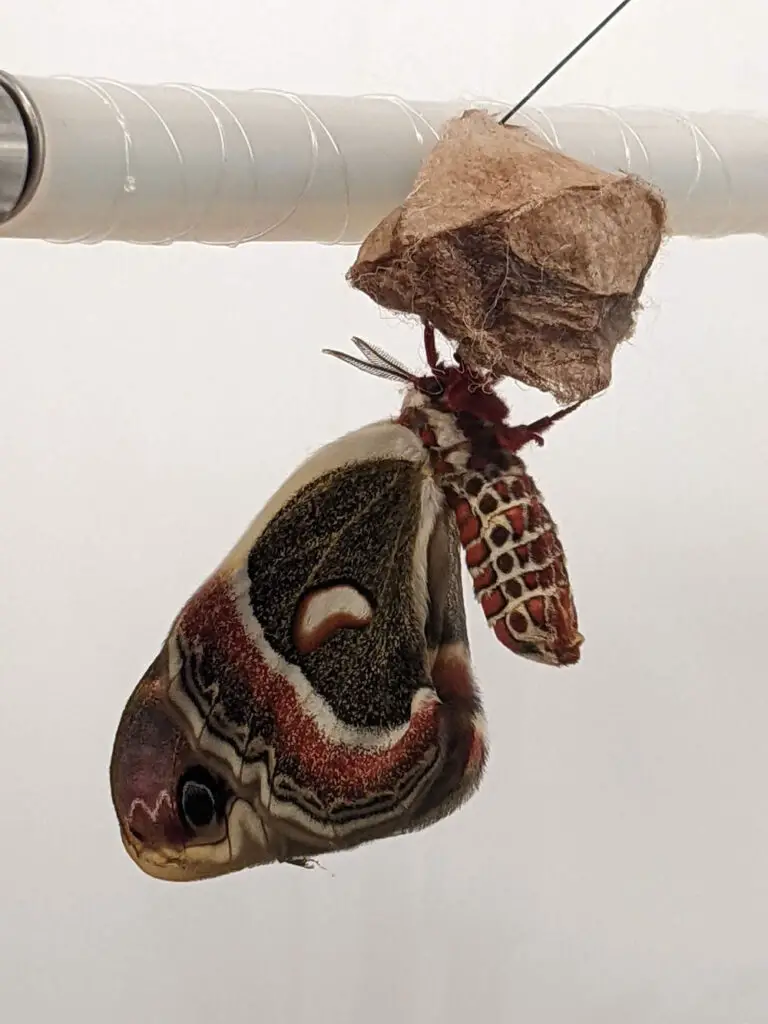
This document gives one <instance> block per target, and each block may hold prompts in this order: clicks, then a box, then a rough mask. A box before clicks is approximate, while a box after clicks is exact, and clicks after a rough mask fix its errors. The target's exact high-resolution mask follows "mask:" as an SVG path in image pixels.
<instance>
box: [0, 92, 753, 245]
mask: <svg viewBox="0 0 768 1024" xmlns="http://www.w3.org/2000/svg"><path fill="white" fill-rule="evenodd" d="M0 98H3V99H5V100H6V104H5V106H3V104H2V103H0V222H2V221H3V220H4V223H0V237H3V236H4V237H6V238H41V239H47V240H49V241H56V242H84V243H93V242H101V241H105V240H116V241H124V242H134V243H139V244H164V243H169V242H175V241H187V242H202V243H207V244H213V245H239V244H240V243H242V242H248V241H255V240H262V241H316V242H325V243H330V244H335V243H358V242H360V241H361V240H362V238H363V237H364V236H365V234H366V233H367V232H368V231H369V230H370V229H371V228H372V227H373V226H374V225H375V224H376V223H377V222H378V221H379V220H380V219H381V217H383V216H384V215H385V214H386V213H387V212H389V210H391V209H392V208H393V207H394V206H396V205H397V204H398V203H399V202H401V201H402V199H404V197H405V196H406V195H407V194H408V192H409V190H410V188H411V186H412V184H413V180H414V178H415V176H416V173H417V171H418V169H419V166H420V165H421V163H422V161H423V159H424V157H425V156H426V154H427V152H428V151H429V150H430V148H431V147H432V146H433V145H434V142H435V139H436V137H437V133H438V131H439V129H440V126H441V125H442V124H443V123H444V122H445V121H446V120H447V119H448V118H450V117H452V116H454V115H455V114H458V113H460V112H461V111H462V110H464V109H466V108H467V107H470V106H475V107H478V106H479V107H484V108H485V109H487V110H489V111H491V112H494V113H496V112H498V113H501V112H502V111H503V110H504V109H505V106H506V104H505V103H502V102H499V101H489V100H482V101H481V100H475V101H470V100H466V101H460V100H456V101H454V102H450V103H435V102H412V101H409V102H406V101H405V100H401V99H398V98H397V97H394V96H360V97H355V98H342V97H333V96H296V95H293V94H289V93H280V92H277V91H269V90H263V89H256V90H251V91H247V92H236V91H227V90H212V89H204V88H202V87H199V86H193V85H160V86H157V85H155V86H146V85H143V86H137V85H127V84H124V83H120V82H113V81H106V80H104V79H85V78H75V77H57V78H12V77H11V76H8V75H2V76H0ZM9 99H10V100H11V101H12V103H10V104H9V103H8V102H7V101H8V100H9ZM4 114H5V119H4V120H3V117H4ZM19 117H21V118H22V119H23V122H24V127H25V135H26V138H25V140H24V141H25V146H24V147H23V152H20V149H19V138H18V132H19ZM14 118H15V119H16V120H15V121H14ZM515 120H516V122H517V123H519V124H524V125H527V126H528V127H530V128H532V129H533V130H535V131H536V132H537V133H538V134H539V135H541V136H542V137H543V138H544V139H546V140H547V141H548V142H549V143H550V144H551V145H552V146H554V147H556V148H558V149H562V150H563V151H565V152H567V153H569V154H570V155H572V156H574V157H577V158H579V159H582V160H585V161H587V162H589V163H592V164H595V165H597V166H598V167H601V168H603V169H605V170H620V171H629V172H632V173H635V174H638V175H640V176H641V177H643V178H645V179H647V180H649V181H651V182H653V183H655V184H656V185H657V186H658V187H659V188H660V189H661V191H662V192H663V193H664V195H665V196H666V199H667V201H668V204H669V226H670V230H671V232H672V234H676V235H688V236H695V237H700V238H701V237H710V238H713V237H720V236H724V235H733V234H751V233H756V234H768V173H766V170H767V169H768V118H766V117H762V116H758V115H754V114H747V113H721V112H716V113H701V114H696V115H692V114H682V113H676V112H671V111H663V110H645V109H638V110H635V109H625V110H612V109H608V108H602V107H586V106H568V107H559V108H549V109H536V108H530V107H529V108H526V109H525V111H522V112H521V113H520V114H519V115H518V117H517V118H516V119H515ZM3 126H4V127H5V129H6V131H5V136H4V133H3V130H2V129H3ZM4 138H5V139H6V141H8V140H10V141H8V145H5V146H4V145H3V139H4ZM22 156H23V160H21V157H22ZM20 161H21V162H20ZM20 167H21V168H22V169H23V171H24V173H23V174H22V173H21V171H20ZM3 196H5V200H4V205H3ZM9 196H10V197H11V198H10V199H9Z"/></svg>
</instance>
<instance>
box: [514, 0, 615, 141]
mask: <svg viewBox="0 0 768 1024" xmlns="http://www.w3.org/2000/svg"><path fill="white" fill-rule="evenodd" d="M630 2H631V0H622V2H621V3H620V4H619V5H618V7H614V9H613V10H612V11H611V13H610V14H609V15H608V16H607V17H606V18H603V20H602V21H601V22H600V24H599V25H595V27H594V28H593V29H592V31H591V32H590V33H589V35H587V36H584V38H583V39H582V40H581V42H580V43H579V44H578V46H575V47H574V48H573V49H572V50H571V52H570V53H568V54H566V56H565V57H563V59H562V60H561V61H560V62H559V64H556V65H555V66H554V67H553V68H552V70H551V71H549V72H548V73H547V74H546V75H545V76H544V78H542V80H541V81H540V82H537V84H536V85H534V87H533V88H532V89H531V91H530V92H528V93H526V94H525V96H523V98H522V99H521V100H520V101H519V102H518V103H516V104H515V106H514V107H512V109H511V110H509V111H508V112H507V113H506V114H505V115H504V117H502V119H501V120H500V121H499V124H506V123H507V121H508V120H509V119H510V117H514V115H515V114H516V113H517V112H518V110H519V109H520V108H521V107H524V106H525V104H526V103H527V102H528V100H530V99H531V98H532V97H533V96H535V95H536V93H537V92H538V91H539V89H541V88H543V87H544V86H545V85H546V84H547V82H548V81H549V80H550V78H554V76H555V75H556V74H557V72H558V71H559V70H560V69H561V68H564V67H565V65H566V64H567V63H568V61H569V60H571V58H573V57H575V56H576V54H577V53H578V52H579V50H581V49H582V48H583V47H585V46H586V45H587V43H588V42H589V41H590V40H591V39H594V38H595V36H596V35H597V33H598V32H602V30H603V29H604V28H605V26H606V25H607V24H608V22H609V21H613V19H614V18H615V17H616V15H617V14H618V13H619V12H620V11H623V10H624V8H625V7H626V6H627V4H628V3H630Z"/></svg>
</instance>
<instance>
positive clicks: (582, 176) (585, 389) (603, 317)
mask: <svg viewBox="0 0 768 1024" xmlns="http://www.w3.org/2000/svg"><path fill="white" fill-rule="evenodd" d="M664 218H665V208H664V202H663V200H662V198H661V197H660V196H659V195H658V194H657V193H656V192H655V191H654V190H653V189H652V188H651V187H650V186H649V185H647V184H646V183H644V182H642V181H640V180H638V179H637V178H634V177H631V176H629V175H622V174H608V173H606V172H605V171H600V170H597V169H596V168H594V167H590V166H589V165H587V164H583V163H581V162H579V161H578V160H573V159H571V158H570V157H568V156H564V155H563V154H562V153H558V152H556V151H555V150H553V149H551V148H549V147H548V146H547V145H546V144H545V143H543V142H541V141H540V140H539V139H538V138H536V137H535V136H534V135H532V134H531V133H530V132H529V131H527V130H525V129H523V128H518V127H507V126H502V125H499V124H498V122H497V121H495V120H494V119H493V118H492V117H491V116H490V115H488V114H487V113H485V112H484V111H480V110H469V111H467V112H466V113H464V114H463V115H461V117H457V118H455V119H453V120H451V121H449V122H448V123H447V124H446V126H445V129H444V132H443V135H442V137H441V139H440V141H439V142H438V143H437V145H436V146H435V148H434V149H433V150H432V152H431V153H430V155H429V156H428V157H427V159H426V161H425V163H424V165H423V167H422V169H421V171H420V173H419V176H418V178H417V179H416V183H415V185H414V188H413V190H412V192H411V194H410V195H409V196H408V198H407V199H406V200H405V202H404V203H403V204H402V205H401V206H399V207H398V208H397V209H396V210H394V211H393V212H392V213H390V214H389V215H388V216H387V217H385V218H384V220H382V221H381V223H380V224H379V225H378V226H377V227H375V228H374V229H373V230H372V231H371V232H370V234H369V235H368V237H367V238H366V239H365V240H364V242H363V244H362V246H361V247H360V251H359V253H358V256H357V259H356V261H355V263H354V264H353V266H352V267H351V269H350V270H349V272H348V274H347V278H348V280H349V281H350V282H351V283H352V285H353V286H354V287H355V288H358V289H359V290H360V291H362V292H364V293H365V294H366V295H368V296H369V297H370V298H372V299H373V300H374V301H375V302H377V303H379V304H380V305H381V306H384V307H385V308H387V309H390V310H394V311H398V312H403V313H412V314H415V315H417V316H419V317H420V318H422V319H423V320H426V321H429V322H431V323H432V324H434V326H435V327H436V328H437V329H438V330H439V331H441V333H443V334H444V335H445V336H446V337H447V338H449V339H450V340H451V341H453V342H454V343H455V344H456V346H457V354H458V356H459V357H460V358H462V359H463V360H464V361H465V362H466V363H468V364H469V365H471V366H474V367H476V368H478V369H484V370H489V371H491V372H494V373H496V374H498V375H500V376H509V377H514V378H516V379H517V380H519V381H522V382H523V383H525V384H531V385H533V386H534V387H537V388H540V389H541V390H544V391H549V392H550V393H551V394H552V395H554V396H555V398H556V399H557V400H558V401H560V402H572V401H578V400H580V399H583V398H588V397H589V396H591V395H594V394H596V393H597V392H598V391H602V390H603V389H604V388H606V387H607V386H608V384H609V383H610V381H611V361H612V358H613V352H614V349H615V348H616V345H617V344H618V343H619V342H620V341H623V340H624V339H626V338H627V337H629V336H630V335H631V333H632V331H633V330H634V325H635V315H636V312H637V309H638V305H639V298H640V294H641V291H642V288H643V284H644V282H645V277H646V274H647V273H648V270H649V268H650V266H651V264H652V263H653V260H654V258H655V256H656V253H657V252H658V250H659V247H660V245H661V241H662V236H663V230H664Z"/></svg>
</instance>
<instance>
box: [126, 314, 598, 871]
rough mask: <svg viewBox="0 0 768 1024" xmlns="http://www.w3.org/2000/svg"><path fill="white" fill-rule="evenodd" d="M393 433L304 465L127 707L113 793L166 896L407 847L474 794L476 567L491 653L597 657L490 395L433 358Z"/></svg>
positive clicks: (526, 434) (478, 749)
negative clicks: (360, 849) (469, 584)
mask: <svg viewBox="0 0 768 1024" xmlns="http://www.w3.org/2000/svg"><path fill="white" fill-rule="evenodd" d="M355 341H356V344H357V346H358V348H359V349H360V351H361V352H362V354H363V355H364V356H365V357H366V358H365V360H360V359H357V358H356V357H353V356H349V355H346V354H345V353H338V352H332V354H334V355H337V356H339V357H340V358H342V359H344V360H346V361H347V362H351V363H353V364H355V365H358V366H360V367H361V368H363V369H366V370H367V371H368V372H372V373H375V374H377V375H379V376H384V377H389V378H392V379H395V380H397V381H399V382H401V383H404V384H406V386H407V390H406V395H405V399H404V402H403V406H402V409H401V412H400V415H399V416H398V417H397V418H395V419H394V420H387V421H383V422H377V423H372V424H370V425H368V426H365V427H363V428H362V429H360V430H357V431H354V432H352V433H350V434H347V435H345V436H344V437H342V438H340V439H338V440H336V441H333V442H332V443H330V444H328V445H326V446H325V447H323V448H321V449H320V450H319V451H317V452H316V453H315V454H314V455H312V456H311V457H310V458H309V459H308V460H307V461H306V462H305V463H304V464H303V465H301V466H300V467H299V468H298V469H297V470H296V471H295V472H294V473H293V475H292V476H291V477H289V478H288V480H287V481H286V482H285V483H284V484H283V486H282V487H281V488H280V489H279V490H278V491H277V493H276V494H275V495H274V496H273V497H272V498H271V500H270V501H269V502H268V503H267V505H266V507H265V508H264V509H263V510H262V511H261V512H260V513H259V514H258V515H257V517H256V518H255V520H254V521H253V522H252V523H251V525H250V526H249V528H248V529H247V531H246V532H245V534H244V535H243V537H242V538H241V539H240V540H239V541H238V543H237V544H236V545H235V546H234V548H233V549H232V550H231V551H230V552H229V554H228V555H227V556H226V557H225V558H224V560H223V561H222V563H221V564H220V565H219V567H218V568H217V569H216V570H215V571H214V572H213V573H212V574H211V575H210V576H209V577H208V579H207V580H206V581H205V582H204V583H203V584H202V585H201V586H200V588H199V589H198V590H197V591H196V592H195V593H194V594H193V595H192V597H191V598H190V599H189V600H188V601H187V603H186V604H185V605H184V607H183V608H182V609H181V611H180V612H179V614H178V615H177V617H176V619H175V621H174V622H173V624H172V626H171V629H170V632H169V634H168V636H167V639H166V640H165V643H164V644H163V646H162V649H161V651H160V653H159V655H158V656H157V658H156V659H155V661H154V662H153V663H152V664H151V665H150V667H149V668H148V669H147V671H146V673H145V674H144V676H143V678H142V679H141V680H140V682H139V683H138V685H137V686H136V688H135V690H134V692H133V694H132V695H131V697H130V699H129V700H128V703H127V705H126V707H125V710H124V712H123V714H122V717H121V720H120V723H119V726H118V729H117V733H116V736H115V742H114V747H113V752H112V760H111V766H110V782H111V793H112V800H113V804H114V807H115V810H116V813H117V817H118V821H119V825H120V832H121V837H122V841H123V844H124V846H125V849H126V850H127V852H128V853H129V855H130V856H131V858H132V859H133V860H134V862H135V863H136V864H137V865H138V866H139V867H140V868H141V869H142V870H143V871H145V872H146V873H147V874H149V875H152V876H154V877H156V878H160V879H165V880H170V881H187V880H193V879H202V878H210V877H214V876H218V875H222V874H225V873H228V872H232V871H238V870H240V869H243V868H246V867H253V866H257V865H263V864H269V863H275V862H288V863H295V864H304V865H306V864H308V863H310V862H311V861H313V860H314V858H316V857H317V856H319V855H322V854H328V853H332V852H335V851H341V850H349V849H352V848H354V847H357V846H360V845H361V844H363V843H368V842H371V841H373V840H376V839H380V838H385V837H389V836H395V835H400V834H404V833H408V832H412V831H415V830H418V829H423V828H426V827H427V826H429V825H431V824H433V823H435V822H437V821H439V820H441V819H443V818H445V817H446V816H448V815H449V814H451V813H453V812H454V811H455V810H457V809H458V808H459V807H460V806H461V805H462V804H463V803H464V802H465V801H466V800H467V799H469V798H470V797H471V795H472V794H473V793H474V792H475V791H476V789H477V787H478V785H479V783H480V780H481V777H482V775H483V771H484V767H485V763H486V758H487V749H488V747H487V734H486V720H485V715H484V711H483V707H482V701H481V697H480V693H479V690H478V686H477V683H476V681H475V678H474V675H473V670H472V664H471V659H470V651H469V642H468V636H467V625H466V619H465V609H464V602H463V595H462V583H461V557H460V551H461V547H462V546H463V549H464V556H465V561H466V563H467V565H468V566H469V570H470V572H471V574H472V577H473V582H474V589H475V592H476V594H477V595H478V598H479V600H480V601H481V604H482V607H483V609H484V611H485V614H486V617H487V618H488V621H489V623H490V624H491V626H492V628H493V630H494V632H495V633H496V636H497V637H498V638H499V640H500V641H501V642H502V643H503V644H504V645H505V646H507V647H508V648H510V649H511V650H513V651H515V652H517V653H519V654H521V655H523V656H526V657H529V658H533V659H535V660H538V661H541V662H544V663H548V664H554V665H564V664H572V663H574V662H575V661H577V660H578V656H579V655H578V652H579V647H580V644H581V641H582V638H581V636H580V634H579V633H578V631H577V623H576V613H575V609H574V606H573V601H572V598H571V594H570V585H569V582H568V576H567V571H566V566H565V558H564V555H563V552H562V547H561V546H560V542H559V539H558V536H557V531H556V529H555V527H554V524H553V523H552V520H551V518H550V516H549V514H548V512H547V511H546V509H545V507H544V504H543V502H542V500H541V496H540V494H539V492H538V490H537V489H536V487H535V485H534V484H533V482H532V480H531V479H530V477H529V476H528V474H527V472H526V470H525V467H524V465H523V463H522V462H521V460H520V459H519V456H518V455H517V454H516V453H517V451H518V450H519V448H521V447H522V446H523V445H524V444H527V443H528V442H530V441H537V442H539V443H540V442H541V436H540V435H541V432H542V430H544V429H546V428H547V427H548V426H550V425H551V423H553V422H554V421H555V420H556V419H558V418H560V417H561V416H562V415H564V414H565V412H568V411H569V410H564V411H563V412H562V413H558V414H556V416H553V417H550V418H548V419H547V420H542V421H540V422H538V423H535V424H531V425H529V426H524V427H523V426H521V427H512V426H509V425H507V424H506V423H505V418H506V414H507V408H506V406H505V404H504V403H503V401H502V400H501V398H500V397H499V396H498V395H496V394H495V392H494V391H493V388H492V386H490V384H489V380H488V379H485V378H483V379H479V378H477V377H476V376H475V375H474V374H473V373H472V372H471V371H470V370H469V369H468V368H467V367H465V366H462V365H461V364H460V363H456V364H455V365H452V366H445V365H443V364H442V363H440V362H439V360H438V358H437V353H436V347H435V341H434V334H433V332H432V331H431V328H429V327H427V328H426V331H425V341H426V348H427V357H428V362H429V366H430V372H429V373H428V374H427V375H425V376H423V377H418V376H416V375H414V374H411V373H410V372H409V371H407V370H406V369H405V368H404V367H402V366H401V365H400V364H399V363H397V362H395V361H394V360H392V359H391V358H390V357H389V356H387V355H386V354H385V353H383V352H381V351H380V350H379V349H377V348H376V347H375V346H372V345H370V344H368V343H366V342H364V341H362V340H361V339H355Z"/></svg>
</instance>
